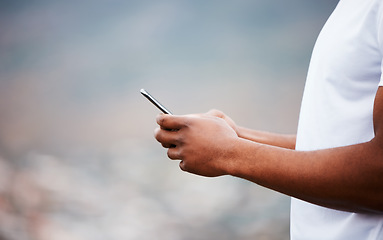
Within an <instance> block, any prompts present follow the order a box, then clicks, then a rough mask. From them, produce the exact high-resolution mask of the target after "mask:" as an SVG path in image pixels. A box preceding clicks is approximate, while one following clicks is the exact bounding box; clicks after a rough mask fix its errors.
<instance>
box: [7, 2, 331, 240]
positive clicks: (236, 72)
mask: <svg viewBox="0 0 383 240" xmlns="http://www.w3.org/2000/svg"><path fill="white" fill-rule="evenodd" d="M335 4H336V1H330V0H322V1H313V0H290V1H267V0H252V1H250V0H239V1H228V0H220V1H218V0H214V1H199V0H197V1H196V0H194V1H192V0H181V1H175V0H174V1H171V0H164V1H153V0H151V1H146V0H143V1H131V0H126V1H122V0H110V1H102V0H96V1H91V0H85V1H74V0H68V1H42V0H31V1H8V2H7V1H1V2H0V239H10V240H13V239H15V240H16V239H17V240H24V239H33V240H69V239H70V240H88V239H89V240H97V239H109V240H113V239H116V240H119V239H129V240H130V239H140V240H143V239H150V240H152V239H160V240H162V239H166V240H171V239H174V240H179V239H182V240H197V239H198V240H205V239H206V240H208V239H222V240H225V239H244V240H247V239H268V240H279V239H288V238H289V198H288V197H286V196H283V195H280V194H278V193H275V192H272V191H270V190H267V189H264V188H262V187H259V186H257V185H255V184H252V183H249V182H246V181H244V180H240V179H236V178H232V177H220V178H215V179H208V178H203V177H198V176H194V175H189V174H186V173H183V172H181V171H180V170H179V169H178V163H177V162H172V161H169V160H168V159H167V158H166V151H165V150H164V149H162V148H161V147H160V145H159V144H157V143H156V141H155V140H154V138H153V137H152V135H153V130H154V128H155V127H156V125H155V120H154V118H155V116H156V115H157V113H158V111H157V109H155V108H154V107H153V106H151V104H150V103H149V102H147V101H146V100H145V99H144V98H143V97H142V96H140V94H139V90H140V88H146V89H147V90H148V91H149V92H150V93H152V94H153V95H154V96H156V97H157V98H158V99H159V100H160V101H161V102H162V103H163V104H164V105H166V106H167V107H168V108H169V109H170V110H172V111H173V112H174V113H177V114H186V113H194V112H205V111H208V110H209V109H211V108H218V109H221V110H223V111H224V112H226V113H227V114H228V115H230V116H231V117H232V118H233V119H234V120H235V121H236V122H237V123H238V124H240V125H244V126H247V127H250V128H257V129H262V130H268V131H276V132H282V133H294V132H295V131H296V125H297V119H298V114H299V107H300V100H301V95H302V91H303V86H304V80H305V76H306V72H307V67H308V64H309V59H310V54H311V50H312V47H313V45H314V43H315V39H316V36H317V35H318V33H319V31H320V28H321V26H322V25H323V24H324V22H325V20H326V18H327V17H328V16H329V14H330V13H331V11H332V9H333V8H334V6H335ZM276 177H278V176H276Z"/></svg>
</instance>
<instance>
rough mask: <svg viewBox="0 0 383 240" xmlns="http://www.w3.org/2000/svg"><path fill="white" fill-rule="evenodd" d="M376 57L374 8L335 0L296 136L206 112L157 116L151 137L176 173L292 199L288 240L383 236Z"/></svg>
mask: <svg viewBox="0 0 383 240" xmlns="http://www.w3.org/2000/svg"><path fill="white" fill-rule="evenodd" d="M382 58H383V1H381V0H341V1H340V2H339V3H338V6H337V7H336V9H335V11H334V12H333V14H332V15H331V17H330V18H329V20H328V21H327V23H326V25H325V26H324V28H323V30H322V32H321V34H320V35H319V37H318V40H317V43H316V45H315V48H314V51H313V55H312V59H311V63H310V68H309V72H308V76H307V82H306V86H305V92H304V96H303V100H302V106H301V114H300V118H299V126H298V133H297V136H296V137H295V136H288V135H278V134H272V133H265V132H260V131H255V130H250V129H246V128H243V127H239V126H237V125H236V124H235V123H234V122H233V121H232V120H231V119H230V118H229V117H227V116H226V115H225V114H223V113H221V112H219V111H216V110H213V111H210V112H209V113H207V114H199V115H186V116H170V115H160V116H158V118H157V123H158V124H159V125H160V128H158V129H156V132H155V137H156V139H157V140H158V141H159V142H160V143H161V144H162V145H163V146H164V147H165V148H169V149H168V156H169V158H171V159H180V160H181V162H180V168H181V169H182V170H184V171H187V172H191V173H195V174H199V175H203V176H210V177H214V176H220V175H233V176H237V177H241V178H244V179H247V180H250V181H252V182H254V183H257V184H260V185H262V186H265V187H268V188H270V189H273V190H276V191H279V192H281V193H284V194H287V195H289V196H292V197H293V198H292V203H291V205H292V206H291V238H292V239H293V240H298V239H299V240H310V239H318V240H319V239H321V240H322V239H333V240H335V239H336V240H340V239H342V240H351V239H368V240H372V239H383V88H382V87H379V86H383V80H382V74H381V73H382ZM169 130H171V131H169Z"/></svg>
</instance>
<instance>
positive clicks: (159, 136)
mask: <svg viewBox="0 0 383 240" xmlns="http://www.w3.org/2000/svg"><path fill="white" fill-rule="evenodd" d="M154 137H155V138H156V140H157V141H158V142H160V143H161V144H162V146H163V147H165V148H170V147H174V146H175V145H178V144H179V143H180V141H179V139H180V137H179V136H178V132H176V131H168V130H164V129H161V128H156V129H155V130H154Z"/></svg>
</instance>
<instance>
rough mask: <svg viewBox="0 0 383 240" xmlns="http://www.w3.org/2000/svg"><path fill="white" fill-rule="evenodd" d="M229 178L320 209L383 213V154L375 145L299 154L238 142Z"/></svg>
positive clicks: (240, 140) (301, 152)
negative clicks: (285, 195) (287, 196)
mask: <svg viewBox="0 0 383 240" xmlns="http://www.w3.org/2000/svg"><path fill="white" fill-rule="evenodd" d="M235 148H236V150H234V159H232V160H233V161H231V165H230V166H229V170H228V172H229V174H231V175H234V176H237V177H240V178H244V179H247V180H250V181H252V182H255V183H257V184H260V185H262V186H265V187H267V188H271V189H274V190H276V191H278V192H281V193H284V194H287V195H290V196H293V197H295V198H299V199H302V200H304V201H308V202H311V203H314V204H317V205H321V206H325V207H329V208H333V209H338V210H343V211H351V212H378V213H382V212H383V185H382V182H383V181H382V179H381V176H382V174H381V173H382V172H383V161H382V159H381V156H383V155H382V154H383V151H382V149H381V148H380V147H379V146H377V144H375V143H374V142H373V141H372V142H368V143H363V144H358V145H353V146H347V147H341V148H333V149H326V150H319V151H307V152H303V151H294V150H289V149H284V148H279V147H273V146H269V145H263V144H258V143H255V142H251V141H247V140H244V139H238V141H237V142H236V144H235Z"/></svg>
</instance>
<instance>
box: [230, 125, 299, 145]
mask: <svg viewBox="0 0 383 240" xmlns="http://www.w3.org/2000/svg"><path fill="white" fill-rule="evenodd" d="M237 134H238V136H239V137H241V138H244V139H248V140H250V141H253V142H258V143H263V144H268V145H272V146H277V147H282V148H288V149H295V142H296V135H288V134H276V133H270V132H264V131H258V130H253V129H248V128H244V127H237Z"/></svg>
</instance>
